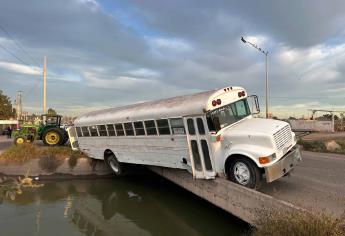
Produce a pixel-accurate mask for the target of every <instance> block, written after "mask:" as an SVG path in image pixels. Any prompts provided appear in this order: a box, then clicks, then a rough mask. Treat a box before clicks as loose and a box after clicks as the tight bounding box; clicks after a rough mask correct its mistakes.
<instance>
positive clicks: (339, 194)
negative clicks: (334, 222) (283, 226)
mask: <svg viewBox="0 0 345 236" xmlns="http://www.w3.org/2000/svg"><path fill="white" fill-rule="evenodd" d="M260 192H263V193H266V194H268V195H271V196H274V197H276V198H278V199H281V200H284V201H287V202H291V203H293V204H295V205H297V206H301V207H304V208H307V209H311V210H328V211H331V212H333V213H335V214H336V215H341V214H342V213H343V212H345V155H338V154H330V153H317V152H308V151H302V162H300V163H299V165H298V166H297V167H295V169H294V171H293V172H292V173H291V176H288V177H284V178H281V179H279V180H277V181H275V182H272V183H269V184H264V186H262V188H261V189H260Z"/></svg>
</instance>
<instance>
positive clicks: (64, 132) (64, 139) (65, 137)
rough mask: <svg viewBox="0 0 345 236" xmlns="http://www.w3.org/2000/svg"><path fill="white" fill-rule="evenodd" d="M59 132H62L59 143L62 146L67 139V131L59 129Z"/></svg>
mask: <svg viewBox="0 0 345 236" xmlns="http://www.w3.org/2000/svg"><path fill="white" fill-rule="evenodd" d="M61 132H62V134H63V139H62V142H61V144H60V145H61V146H62V145H65V143H66V142H67V141H68V133H67V131H66V130H61Z"/></svg>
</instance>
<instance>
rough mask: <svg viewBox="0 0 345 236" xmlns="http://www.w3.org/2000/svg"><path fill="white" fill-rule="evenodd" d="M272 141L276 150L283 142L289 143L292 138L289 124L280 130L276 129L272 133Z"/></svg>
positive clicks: (281, 146)
mask: <svg viewBox="0 0 345 236" xmlns="http://www.w3.org/2000/svg"><path fill="white" fill-rule="evenodd" d="M273 137H274V141H275V142H276V146H277V149H278V150H281V149H282V148H283V147H284V146H285V144H287V143H290V142H291V140H292V134H291V127H290V125H287V126H285V127H284V128H282V129H281V130H278V131H277V132H276V133H274V134H273Z"/></svg>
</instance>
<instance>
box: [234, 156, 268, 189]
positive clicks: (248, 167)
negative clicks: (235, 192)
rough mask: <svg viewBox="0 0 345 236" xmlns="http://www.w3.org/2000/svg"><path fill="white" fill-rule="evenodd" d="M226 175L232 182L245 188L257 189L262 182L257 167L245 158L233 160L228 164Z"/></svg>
mask: <svg viewBox="0 0 345 236" xmlns="http://www.w3.org/2000/svg"><path fill="white" fill-rule="evenodd" d="M228 176H229V179H230V180H231V181H232V182H235V183H237V184H239V185H242V186H244V187H247V188H252V189H259V188H260V186H261V183H262V175H261V173H260V170H259V168H258V167H257V166H256V165H255V163H253V162H252V161H250V160H248V159H246V158H236V159H235V160H233V161H232V162H231V164H230V165H229V169H228Z"/></svg>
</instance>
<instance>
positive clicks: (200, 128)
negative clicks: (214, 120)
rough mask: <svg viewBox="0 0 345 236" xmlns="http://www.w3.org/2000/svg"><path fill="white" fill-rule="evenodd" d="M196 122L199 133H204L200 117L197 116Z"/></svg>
mask: <svg viewBox="0 0 345 236" xmlns="http://www.w3.org/2000/svg"><path fill="white" fill-rule="evenodd" d="M196 123H197V125H198V131H199V134H201V135H204V134H205V127H204V122H203V121H202V119H201V118H197V119H196Z"/></svg>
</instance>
